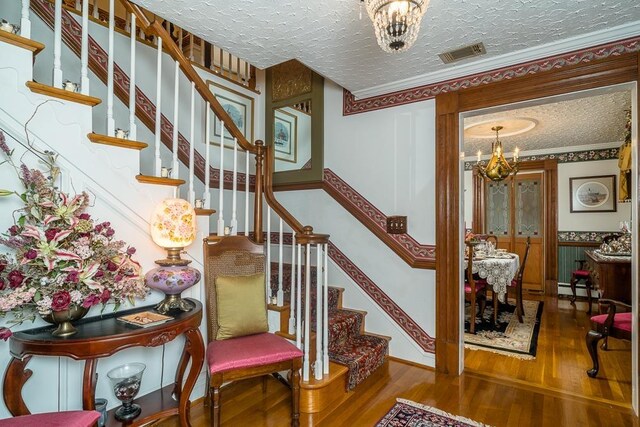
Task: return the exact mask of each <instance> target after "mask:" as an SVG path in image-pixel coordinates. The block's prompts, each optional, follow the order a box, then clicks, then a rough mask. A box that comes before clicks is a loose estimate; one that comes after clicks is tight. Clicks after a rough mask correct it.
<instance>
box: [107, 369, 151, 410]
mask: <svg viewBox="0 0 640 427" xmlns="http://www.w3.org/2000/svg"><path fill="white" fill-rule="evenodd" d="M145 368H146V365H145V364H144V363H127V364H124V365H121V366H118V367H117V368H113V369H112V370H110V371H109V372H107V377H108V378H109V381H111V386H112V387H113V393H114V394H115V395H116V398H117V399H118V400H121V401H122V406H121V407H119V408H118V409H117V410H116V414H115V415H116V419H117V420H118V421H129V420H132V419H134V418H135V417H137V416H138V415H140V412H141V411H142V409H141V408H140V405H137V404H135V403H133V398H134V397H136V395H137V394H138V391H140V383H141V382H142V374H143V372H144V370H145Z"/></svg>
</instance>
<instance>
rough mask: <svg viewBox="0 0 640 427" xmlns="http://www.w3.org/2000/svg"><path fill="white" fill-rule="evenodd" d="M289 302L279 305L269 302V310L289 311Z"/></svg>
mask: <svg viewBox="0 0 640 427" xmlns="http://www.w3.org/2000/svg"><path fill="white" fill-rule="evenodd" d="M289 307H290V306H289V304H286V303H285V304H283V305H278V304H267V310H271V311H287V310H289Z"/></svg>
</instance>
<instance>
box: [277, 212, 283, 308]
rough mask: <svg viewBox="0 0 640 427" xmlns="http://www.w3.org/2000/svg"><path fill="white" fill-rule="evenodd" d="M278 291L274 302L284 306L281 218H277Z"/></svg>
mask: <svg viewBox="0 0 640 427" xmlns="http://www.w3.org/2000/svg"><path fill="white" fill-rule="evenodd" d="M278 219H279V221H278V291H277V292H276V300H277V301H278V305H279V306H282V305H284V291H283V288H282V279H283V278H282V276H283V274H282V271H283V266H284V232H283V226H284V222H283V221H282V218H278Z"/></svg>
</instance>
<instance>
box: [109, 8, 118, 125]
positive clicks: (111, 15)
mask: <svg viewBox="0 0 640 427" xmlns="http://www.w3.org/2000/svg"><path fill="white" fill-rule="evenodd" d="M115 28H116V12H115V0H109V57H108V59H107V135H109V136H115V134H116V121H115V119H114V118H113V62H114V54H115V50H114V48H115V46H114V40H113V37H114V32H115Z"/></svg>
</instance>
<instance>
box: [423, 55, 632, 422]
mask: <svg viewBox="0 0 640 427" xmlns="http://www.w3.org/2000/svg"><path fill="white" fill-rule="evenodd" d="M639 70H640V53H638V52H634V53H626V54H619V55H617V56H610V57H607V58H604V59H600V60H592V61H589V62H583V63H579V64H576V65H572V66H567V67H564V68H560V69H553V70H550V71H546V72H542V73H538V74H530V75H527V76H524V77H520V78H514V79H512V80H504V81H500V82H496V83H491V84H487V85H483V86H479V87H474V88H469V89H463V90H459V91H455V92H448V93H442V94H440V95H438V96H436V153H435V154H436V200H435V205H436V369H437V370H438V371H440V372H443V373H449V374H454V375H458V374H460V372H461V371H462V369H463V365H462V359H461V357H460V356H461V354H460V353H461V343H462V338H461V336H462V334H461V326H462V317H461V307H460V280H461V276H462V273H461V265H460V251H461V250H462V230H461V225H462V221H461V212H460V206H461V191H460V186H461V185H460V182H461V168H460V163H461V162H460V131H461V126H460V113H462V112H465V111H471V110H477V109H481V108H488V107H494V106H497V105H505V104H509V103H515V102H520V101H527V100H532V99H538V98H544V97H548V96H552V95H560V94H565V93H571V92H577V91H581V90H586V89H593V88H597V87H604V86H610V85H614V84H622V83H630V82H631V83H635V86H634V92H633V93H634V96H635V99H633V104H634V107H633V122H634V127H633V135H634V136H633V138H632V140H633V141H634V144H635V147H634V150H635V153H634V155H635V159H637V158H638V144H637V126H638V124H639V123H640V114H639V112H638V110H639V109H638V90H637V86H638V83H640V73H639ZM638 169H640V168H636V170H635V171H634V173H633V174H634V178H635V179H636V180H637V178H638ZM636 192H637V189H636ZM638 207H639V204H638V198H637V196H636V200H635V201H634V209H635V211H636V212H637V210H638ZM636 222H637V221H636ZM633 238H634V241H635V242H636V243H635V245H636V247H637V241H638V227H635V228H634V230H633ZM638 264H640V263H636V265H634V270H635V273H636V275H635V276H636V277H637V275H638V274H637V273H638ZM634 286H635V287H637V285H636V283H634ZM639 302H640V301H639V298H638V292H637V289H635V288H634V301H633V303H634V304H633V305H634V319H636V322H635V323H634V331H636V333H635V337H634V341H633V342H634V344H633V347H634V358H635V359H636V360H637V358H638V352H639V344H638V340H637V330H638V321H637V319H638V303H639ZM633 375H634V376H633V382H634V387H635V389H636V390H637V387H638V380H639V378H638V367H637V363H636V364H634V373H633ZM633 400H634V401H633V404H634V408H636V410H637V409H638V393H637V392H636V393H635V394H634V399H633Z"/></svg>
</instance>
